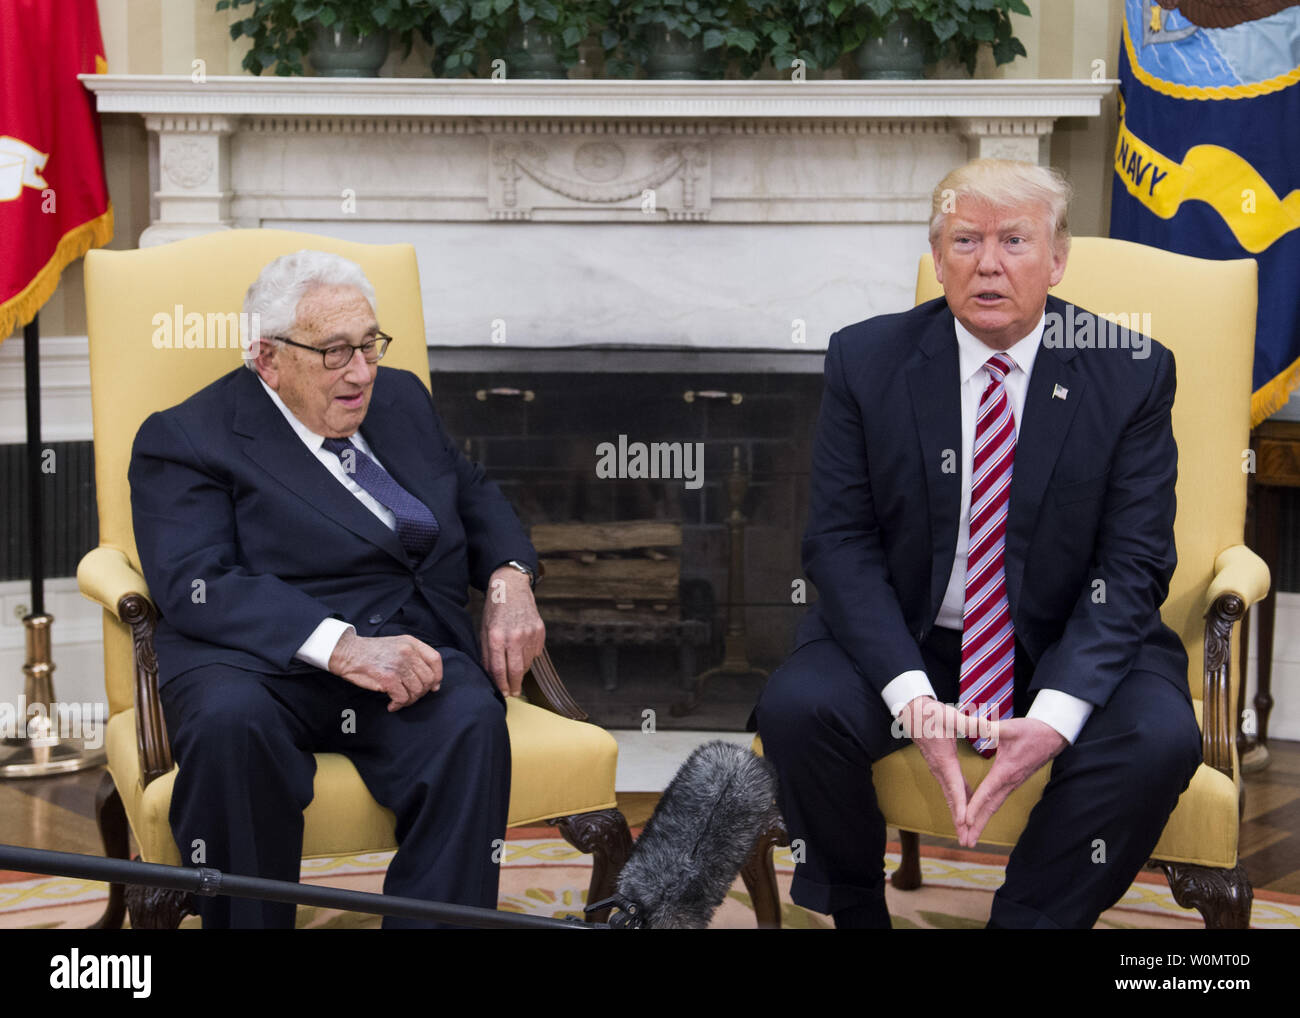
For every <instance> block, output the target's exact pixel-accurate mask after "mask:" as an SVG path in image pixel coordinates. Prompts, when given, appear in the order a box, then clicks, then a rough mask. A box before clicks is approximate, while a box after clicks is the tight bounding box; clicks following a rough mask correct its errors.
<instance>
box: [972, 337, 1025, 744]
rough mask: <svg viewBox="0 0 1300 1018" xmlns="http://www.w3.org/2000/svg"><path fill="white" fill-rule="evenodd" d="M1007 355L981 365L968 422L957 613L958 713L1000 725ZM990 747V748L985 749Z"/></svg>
mask: <svg viewBox="0 0 1300 1018" xmlns="http://www.w3.org/2000/svg"><path fill="white" fill-rule="evenodd" d="M1015 366H1016V365H1015V362H1014V361H1013V360H1012V359H1011V358H1010V357H1008V356H1007V355H1006V354H1002V353H1000V354H996V355H995V356H993V357H990V358H989V359H988V362H987V363H986V364H985V365H984V367H985V368H986V369H987V371H988V373H989V384H988V385H987V386H986V387H985V389H984V394H983V395H982V396H980V405H979V412H978V414H977V415H976V418H975V455H974V459H973V461H972V466H971V493H970V546H969V550H968V552H967V556H966V608H965V611H964V612H963V614H962V630H961V683H960V691H959V693H958V699H957V709H958V710H960V711H962V712H963V713H975V714H978V715H979V716H981V717H986V718H990V719H993V720H998V721H1005V720H1006V719H1007V718H1009V717H1011V707H1012V689H1013V678H1014V675H1015V647H1016V635H1015V631H1014V630H1013V629H1012V626H1011V608H1010V605H1009V604H1008V602H1007V583H1006V574H1005V572H1004V571H1003V568H1002V550H1003V547H1004V545H1005V543H1006V532H1007V507H1008V505H1009V503H1010V496H1011V466H1012V462H1013V461H1014V460H1015V456H1016V423H1015V420H1014V419H1013V418H1012V416H1011V402H1010V400H1008V399H1007V390H1006V386H1004V385H1003V381H1004V379H1005V378H1006V376H1007V374H1008V373H1009V372H1011V371H1013V370H1014V369H1015ZM972 741H973V742H974V746H975V750H976V751H977V752H978V753H979V754H980V755H981V756H986V757H988V756H992V755H993V753H994V752H995V749H996V740H995V739H989V738H987V737H980V738H975V739H973V740H972ZM990 743H992V745H990Z"/></svg>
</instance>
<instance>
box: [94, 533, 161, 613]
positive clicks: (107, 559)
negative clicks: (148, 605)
mask: <svg viewBox="0 0 1300 1018" xmlns="http://www.w3.org/2000/svg"><path fill="white" fill-rule="evenodd" d="M77 589H79V590H80V591H81V593H82V594H83V595H85V596H86V597H88V598H90V600H92V601H94V602H95V603H96V604H98V605H100V606H101V607H103V608H105V609H106V610H108V611H110V612H112V613H113V614H114V615H115V616H117V619H118V621H120V622H125V621H126V619H123V618H122V610H121V606H122V599H123V598H125V597H127V596H129V595H131V594H135V595H136V596H138V597H144V598H148V597H149V585H148V584H147V583H145V581H144V577H143V576H141V575H140V574H139V573H138V572H137V571H136V570H135V568H134V567H133V566H132V565H131V563H130V562H128V561H127V558H126V555H124V554H123V553H122V552H121V551H119V550H118V549H117V548H110V547H109V546H108V545H105V544H101V545H100V546H99V547H98V548H92V549H91V550H90V551H88V552H86V554H85V555H83V556H82V557H81V562H79V563H78V564H77Z"/></svg>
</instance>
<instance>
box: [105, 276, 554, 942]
mask: <svg viewBox="0 0 1300 1018" xmlns="http://www.w3.org/2000/svg"><path fill="white" fill-rule="evenodd" d="M244 311H245V312H246V313H247V316H248V320H249V321H251V322H254V323H258V326H259V328H258V330H257V333H256V334H254V335H252V336H250V339H251V340H252V342H250V344H249V348H248V351H247V354H246V357H245V367H244V368H238V369H236V370H235V371H232V372H231V373H230V374H228V375H226V376H225V377H223V378H221V379H218V380H217V381H216V382H214V383H213V384H212V385H210V386H208V387H207V388H205V389H203V390H202V391H200V392H198V393H196V394H195V395H194V396H192V397H190V398H189V399H188V400H186V401H185V402H184V403H181V404H180V405H179V406H176V407H173V408H171V409H170V410H166V411H164V412H162V413H157V414H154V415H153V416H151V417H150V418H149V419H148V420H146V421H145V422H144V424H143V425H141V427H140V431H139V433H138V435H137V436H136V440H135V446H134V448H133V451H132V457H131V467H130V481H131V507H132V512H133V516H134V523H135V535H136V544H137V547H138V549H139V553H140V562H141V565H142V567H143V570H144V574H145V578H146V579H147V580H148V582H149V589H150V593H151V594H152V596H153V598H154V601H155V603H156V604H157V605H158V608H159V612H160V615H161V618H160V620H159V624H158V630H157V636H156V641H155V643H156V650H157V655H158V678H159V686H160V689H159V695H160V697H161V700H162V704H163V709H164V713H165V716H166V720H167V727H168V732H169V735H170V738H171V743H172V747H173V751H174V754H175V756H176V759H177V762H178V763H179V765H180V772H179V774H178V776H177V779H176V787H175V791H174V794H173V797H172V812H171V817H170V819H171V824H172V829H173V832H174V833H175V836H176V841H177V844H178V845H179V846H180V848H181V853H182V857H183V858H184V859H185V861H186V862H187V863H193V864H202V865H207V866H212V867H215V868H217V869H219V870H224V871H227V872H231V873H238V874H247V875H256V876H262V877H269V878H274V879H281V880H296V879H297V878H298V872H299V864H300V858H301V851H302V833H303V817H302V811H303V810H304V809H305V808H306V806H307V805H308V804H309V803H310V802H311V799H312V791H313V789H312V783H313V777H314V773H315V760H314V757H313V753H315V752H337V753H342V754H344V755H345V756H347V757H349V758H350V759H351V760H352V762H353V763H354V764H355V765H356V768H357V770H358V772H359V773H360V775H361V778H362V780H363V781H364V782H365V784H366V786H367V788H368V789H369V790H370V792H371V794H372V795H374V797H375V799H376V800H377V801H378V802H380V803H381V804H382V805H384V806H386V807H388V808H389V809H391V810H392V811H393V812H394V814H395V815H396V819H397V839H398V843H399V848H398V851H397V854H396V856H395V857H394V859H393V861H392V863H391V865H390V866H389V869H388V874H387V877H386V879H385V882H384V890H385V892H387V893H390V894H396V895H402V896H406V897H413V898H423V899H425V900H430V901H445V902H453V903H458V904H467V905H479V906H483V907H487V908H494V907H495V906H496V898H497V881H498V859H499V851H498V849H499V841H498V839H500V838H502V837H503V836H504V832H505V824H506V809H507V804H508V801H509V790H510V746H509V740H508V737H507V733H506V724H505V711H504V703H505V700H504V697H506V696H517V695H518V694H519V690H520V685H521V683H522V681H523V677H524V673H525V672H526V671H527V670H528V667H529V665H530V664H531V662H532V660H533V658H534V657H535V656H536V655H537V654H539V653H540V652H541V650H542V647H543V642H544V637H545V631H544V627H543V625H542V621H541V619H540V617H539V616H538V614H537V607H536V604H535V603H534V601H533V595H532V582H533V579H534V577H535V575H536V571H537V558H536V554H535V552H534V550H533V548H532V545H531V543H530V542H529V540H528V537H527V535H526V534H525V532H524V529H523V527H522V526H521V525H520V523H519V520H518V518H517V517H516V516H515V514H514V512H513V510H512V509H511V507H510V504H509V502H508V501H507V500H506V498H505V497H504V496H503V495H502V494H501V492H500V490H499V489H498V488H497V486H496V485H495V484H493V483H491V482H490V481H488V480H486V479H485V477H484V475H483V471H482V469H481V468H480V467H479V466H478V465H477V464H473V463H471V462H470V461H468V460H467V459H466V458H465V457H464V456H463V455H462V454H461V452H460V451H459V450H458V449H457V448H456V446H455V444H454V443H453V442H452V440H451V439H450V437H449V436H448V435H447V433H446V432H445V431H444V429H443V427H442V424H441V421H440V420H439V418H438V414H437V412H436V411H435V410H434V407H433V404H432V402H431V401H430V399H429V394H428V391H427V390H426V389H425V387H424V386H423V385H422V384H421V382H420V380H419V379H418V378H416V377H415V376H414V375H412V374H410V373H409V372H405V371H400V370H393V369H388V368H382V367H380V366H379V361H380V359H381V358H382V357H383V355H384V353H385V352H386V350H387V348H388V345H389V343H391V342H392V339H391V337H389V336H387V335H385V334H384V333H383V332H382V331H380V328H379V321H378V317H377V312H376V307H375V296H374V289H373V287H372V286H371V285H370V283H369V281H368V280H367V279H366V278H365V275H364V274H363V273H362V271H361V269H360V267H359V266H357V265H356V264H354V263H353V262H350V261H348V260H346V259H344V258H340V257H338V256H335V255H331V254H326V253H324V252H319V251H299V252H298V253H296V254H292V255H286V256H284V257H281V258H278V259H276V260H275V261H273V262H271V263H270V264H269V265H267V266H266V267H265V268H264V269H263V270H262V272H261V274H260V275H259V276H258V278H257V280H256V281H255V282H254V283H253V285H252V286H251V287H250V288H249V290H248V294H247V296H246V298H245V301H244ZM420 340H421V337H410V338H407V339H406V341H408V342H419V341H420ZM470 584H473V585H474V586H476V587H478V588H480V589H482V590H484V591H485V592H487V594H488V596H487V597H485V601H484V614H483V623H482V627H481V631H480V633H479V634H477V637H476V634H475V632H474V628H473V625H472V623H471V621H470V617H469V614H468V612H467V611H466V607H465V606H466V600H467V592H468V588H469V586H470ZM198 907H199V910H200V915H201V916H202V919H203V925H204V926H205V927H229V926H238V927H290V928H291V927H292V926H293V924H294V906H293V905H288V904H281V903H275V902H259V901H251V900H244V899H238V898H226V897H217V898H206V897H205V898H201V899H199V900H198ZM384 925H385V926H386V927H393V926H412V925H419V924H417V923H415V922H414V921H409V920H398V919H393V918H388V919H385V921H384Z"/></svg>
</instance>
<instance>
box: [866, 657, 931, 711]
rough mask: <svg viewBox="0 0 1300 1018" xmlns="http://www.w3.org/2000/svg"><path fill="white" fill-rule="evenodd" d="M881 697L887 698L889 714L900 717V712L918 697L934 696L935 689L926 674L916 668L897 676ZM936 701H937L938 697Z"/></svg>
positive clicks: (882, 691)
mask: <svg viewBox="0 0 1300 1018" xmlns="http://www.w3.org/2000/svg"><path fill="white" fill-rule="evenodd" d="M880 695H881V696H883V697H884V698H885V706H886V707H888V708H889V713H890V714H891V715H892V716H894V717H898V712H899V711H901V710H902V709H903V708H904V707H906V706H907V705H908V704H909V703H911V702H912V701H913V700H915V699H916V698H917V697H918V696H934V687H933V686H932V685H930V678H929V676H927V675H926V674H925V672H923V671H920V670H919V669H915V668H914V669H912V671H910V672H903V674H901V675H896V676H895V677H894V678H893V679H891V680H890V681H889V684H888V685H887V686H885V688H884V689H883V690H881V692H880ZM935 699H936V700H937V699H938V697H935Z"/></svg>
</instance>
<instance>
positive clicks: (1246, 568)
mask: <svg viewBox="0 0 1300 1018" xmlns="http://www.w3.org/2000/svg"><path fill="white" fill-rule="evenodd" d="M1268 584H1269V574H1268V566H1267V565H1265V564H1264V560H1263V559H1261V558H1260V557H1259V556H1258V555H1256V554H1255V553H1254V552H1253V551H1251V550H1250V549H1249V548H1247V547H1246V546H1245V545H1244V544H1237V545H1233V546H1232V547H1230V548H1225V549H1224V550H1223V551H1222V552H1220V553H1219V555H1218V557H1217V558H1216V559H1215V560H1214V578H1213V579H1212V580H1211V581H1210V586H1209V589H1208V590H1207V591H1206V595H1205V688H1204V690H1203V692H1202V701H1201V705H1202V708H1203V713H1202V717H1201V752H1202V756H1203V757H1204V759H1205V762H1206V763H1207V764H1209V765H1210V766H1211V767H1214V768H1215V769H1217V770H1219V771H1221V772H1222V773H1224V774H1226V775H1227V776H1228V777H1230V778H1233V779H1234V780H1236V774H1235V767H1234V761H1235V759H1236V753H1235V749H1236V735H1237V725H1236V705H1235V704H1234V703H1232V684H1231V681H1230V678H1231V669H1232V660H1231V659H1232V627H1233V626H1234V625H1235V624H1236V623H1237V622H1239V621H1240V620H1241V618H1242V616H1243V615H1245V614H1246V609H1247V608H1248V607H1250V606H1251V605H1252V604H1255V603H1256V602H1258V601H1260V600H1262V599H1263V597H1264V596H1265V595H1266V594H1267V593H1268Z"/></svg>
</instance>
